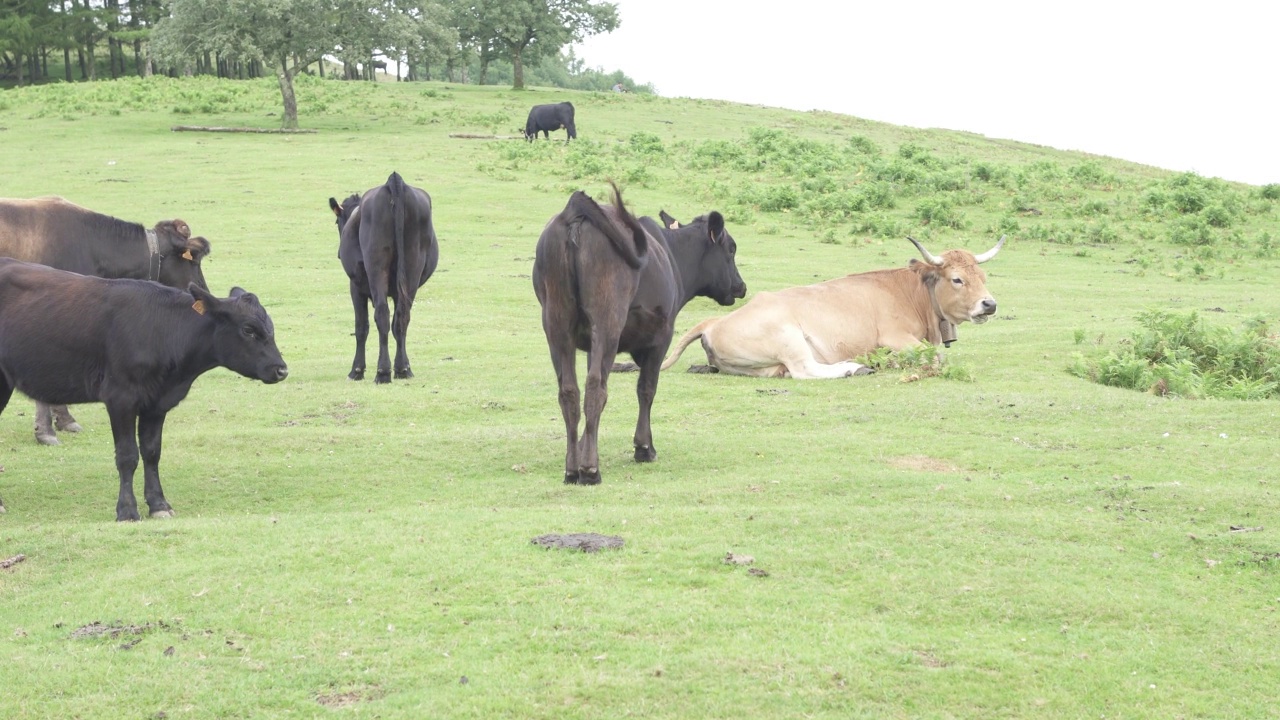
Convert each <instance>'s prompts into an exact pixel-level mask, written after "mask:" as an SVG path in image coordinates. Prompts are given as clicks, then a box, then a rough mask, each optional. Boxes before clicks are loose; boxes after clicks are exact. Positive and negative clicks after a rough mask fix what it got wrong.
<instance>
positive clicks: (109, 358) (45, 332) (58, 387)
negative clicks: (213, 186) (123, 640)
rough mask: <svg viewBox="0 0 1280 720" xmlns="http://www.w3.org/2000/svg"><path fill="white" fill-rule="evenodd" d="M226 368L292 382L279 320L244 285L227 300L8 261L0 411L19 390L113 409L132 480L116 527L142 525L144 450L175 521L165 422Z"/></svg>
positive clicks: (1, 318) (121, 461)
mask: <svg viewBox="0 0 1280 720" xmlns="http://www.w3.org/2000/svg"><path fill="white" fill-rule="evenodd" d="M215 367H225V368H227V369H229V370H233V371H235V372H238V373H240V374H241V375H244V376H245V377H250V378H257V379H258V380H261V381H262V382H264V383H268V384H270V383H277V382H280V381H281V380H284V379H285V376H287V375H288V374H289V373H288V369H287V368H286V367H285V363H284V360H283V359H282V358H281V357H280V351H279V350H278V349H277V348H276V341H275V329H274V327H273V325H272V324H271V318H270V317H268V316H267V311H266V310H264V309H263V308H262V305H260V304H259V303H258V299H257V298H256V297H254V296H253V295H251V294H249V293H246V292H245V291H243V290H241V289H240V288H232V290H231V296H230V297H229V298H226V299H218V298H215V297H214V296H213V295H211V294H210V293H209V291H207V290H205V289H203V288H201V287H200V286H199V285H196V284H195V283H192V284H191V285H190V286H189V287H188V289H187V291H186V292H184V291H182V290H178V289H176V288H170V287H165V286H163V285H158V284H156V283H154V282H147V281H145V280H106V279H103V278H97V277H90V276H85V275H77V274H75V273H70V272H65V271H62V270H54V269H53V268H48V267H45V266H43V265H35V264H32V263H25V262H21V261H18V260H13V259H10V258H0V412H3V410H4V408H5V406H6V405H7V404H8V403H9V398H10V396H12V394H13V391H14V390H15V389H17V390H21V391H22V392H23V393H25V394H27V395H29V396H31V397H33V398H35V399H37V400H41V401H44V402H47V403H64V404H72V403H83V402H101V403H104V404H105V405H106V406H107V415H108V416H110V418H111V435H112V437H113V438H114V439H115V447H116V470H118V471H119V473H120V498H119V500H118V501H117V502H116V520H137V519H138V503H137V501H136V500H135V499H134V495H133V475H134V471H135V470H136V469H137V467H138V451H139V447H141V451H142V468H143V476H144V477H145V483H146V485H145V497H146V501H147V507H148V508H149V509H150V511H151V516H152V517H169V516H171V515H172V514H173V508H171V507H170V506H169V502H168V501H167V500H165V497H164V490H162V489H161V487H160V473H159V464H160V441H161V435H162V433H163V431H164V420H165V415H166V414H167V413H168V412H169V411H170V410H172V409H173V408H174V407H175V406H177V404H178V403H180V402H182V399H183V398H184V397H186V396H187V391H189V390H190V389H191V384H192V383H193V382H195V379H196V378H197V377H199V376H200V375H202V374H203V373H205V372H207V371H209V370H212V369H213V368H215ZM135 434H136V439H135Z"/></svg>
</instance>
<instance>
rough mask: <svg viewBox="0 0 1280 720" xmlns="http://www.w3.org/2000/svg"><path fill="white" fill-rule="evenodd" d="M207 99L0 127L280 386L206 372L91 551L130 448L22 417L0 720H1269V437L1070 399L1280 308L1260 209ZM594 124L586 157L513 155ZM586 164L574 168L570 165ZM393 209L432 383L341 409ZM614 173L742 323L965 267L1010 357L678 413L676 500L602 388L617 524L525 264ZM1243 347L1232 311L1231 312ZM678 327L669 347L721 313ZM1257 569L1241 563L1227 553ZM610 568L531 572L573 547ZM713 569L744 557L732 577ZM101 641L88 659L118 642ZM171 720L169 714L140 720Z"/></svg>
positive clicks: (1134, 174)
mask: <svg viewBox="0 0 1280 720" xmlns="http://www.w3.org/2000/svg"><path fill="white" fill-rule="evenodd" d="M298 94H299V109H300V121H301V124H302V125H303V126H304V127H306V128H310V129H315V130H317V132H316V133H315V134H308V135H256V134H215V133H175V132H171V131H170V129H169V128H170V127H171V126H173V125H177V124H203V125H219V126H257V127H266V128H271V127H275V126H277V125H278V120H277V118H278V113H279V107H278V105H279V98H278V92H277V90H276V88H275V86H274V84H273V83H272V82H268V81H263V82H219V81H213V80H209V79H205V78H195V79H188V80H181V81H175V80H169V79H165V78H153V79H150V80H147V81H142V80H125V81H119V82H113V83H106V82H103V83H96V84H77V85H50V86H43V87H37V88H24V89H18V90H10V91H5V92H3V93H0V127H3V129H0V143H2V146H3V148H4V150H3V152H2V153H0V171H2V172H0V177H3V178H4V186H3V193H4V194H5V195H7V196H11V197H33V196H38V195H44V194H58V195H62V196H64V197H67V198H68V199H71V200H73V201H75V202H78V203H80V204H82V205H85V206H87V207H90V208H93V209H95V210H99V211H102V212H107V213H110V214H113V215H116V216H118V217H121V218H125V219H130V220H134V221H138V222H145V223H148V224H151V223H154V222H155V221H157V220H159V219H165V218H171V217H181V218H182V219H184V220H186V221H187V222H189V223H190V225H191V227H192V229H193V232H195V233H196V234H200V235H204V236H205V237H207V238H208V239H209V240H210V242H211V244H212V247H213V255H212V256H211V257H210V258H209V259H208V260H207V261H206V264H205V275H206V277H207V278H208V279H209V281H210V284H211V286H212V287H213V289H214V290H215V292H217V293H219V294H225V293H226V291H227V289H228V288H230V287H231V286H232V285H240V286H243V287H245V288H247V289H249V290H251V291H253V292H255V293H257V294H258V295H259V297H260V298H261V299H262V301H263V303H264V305H265V306H266V307H267V308H268V311H269V312H270V313H271V315H272V317H273V319H274V320H275V324H276V332H277V338H278V342H279V345H280V348H281V351H282V352H283V354H284V356H285V358H286V360H288V361H289V363H290V377H289V379H288V380H287V381H286V382H285V383H282V384H280V385H276V386H271V387H266V386H262V385H258V384H255V383H252V382H251V381H249V380H246V379H244V378H240V377H238V376H234V375H232V374H231V373H229V372H226V371H222V370H218V371H214V372H212V373H209V374H208V375H206V376H204V377H203V378H201V379H200V380H198V381H197V382H196V384H195V386H194V388H193V391H192V393H191V395H190V396H189V397H188V398H187V399H186V401H185V402H184V403H183V404H182V405H181V406H179V408H177V409H176V410H175V411H174V412H173V413H171V415H170V419H169V422H168V424H167V426H166V445H165V456H164V460H163V462H162V466H161V473H162V477H163V478H164V481H165V485H166V488H167V496H168V498H169V500H170V502H171V503H173V505H174V507H175V509H176V511H177V514H178V517H177V518H176V519H174V520H171V521H150V520H144V521H143V522H141V523H137V524H132V525H117V524H115V523H114V522H113V521H112V518H113V513H112V509H113V508H112V501H113V498H114V497H115V492H116V479H115V477H116V476H115V469H114V465H113V461H112V451H111V440H110V437H111V435H110V429H109V424H108V422H107V418H106V414H105V412H104V411H103V410H102V409H101V408H100V407H97V406H82V407H80V408H77V416H78V417H79V419H80V421H81V423H82V424H84V425H85V427H86V431H85V433H83V434H82V435H79V436H65V435H64V437H63V443H64V444H63V445H62V446H61V447H57V448H46V447H40V446H37V445H36V444H35V443H34V440H33V439H32V435H31V426H32V416H31V412H32V408H31V405H30V404H29V403H28V402H27V401H26V400H25V399H23V398H21V397H15V399H14V400H13V401H12V402H11V403H10V405H9V406H8V408H7V409H6V410H5V412H4V414H3V415H0V465H2V466H3V473H0V497H3V498H4V501H5V504H6V505H7V507H8V510H9V512H8V513H7V514H4V515H0V559H4V558H8V557H11V556H15V555H17V554H23V555H25V556H26V560H25V561H24V562H22V563H19V564H16V565H14V566H13V567H11V568H9V569H7V570H0V667H3V668H4V671H3V673H2V675H0V677H2V680H0V682H2V684H3V688H4V691H3V692H0V716H3V717H8V718H27V717H30V718H36V717H109V716H118V715H120V714H121V713H122V712H124V713H125V714H126V715H129V716H142V717H169V718H177V717H193V718H194V717H218V716H230V717H283V716H326V715H332V714H337V713H352V714H356V715H360V716H373V715H376V716H379V717H394V718H401V717H403V718H418V717H477V718H493V717H521V718H528V717H548V718H549V717H556V718H572V717H582V718H599V717H622V716H627V715H630V716H638V717H699V718H704V717H724V718H742V717H788V718H790V717H797V716H816V717H840V718H848V717H913V718H914V717H982V718H990V717H1017V718H1023V717H1028V716H1036V717H1066V718H1077V717H1085V716H1092V717H1100V716H1107V717H1152V718H1168V717H1266V716H1270V715H1274V714H1275V713H1276V712H1277V706H1276V704H1275V702H1276V701H1275V699H1274V693H1273V692H1271V691H1270V690H1269V688H1270V687H1271V685H1272V684H1274V678H1275V677H1277V675H1280V651H1277V649H1276V645H1275V642H1274V640H1273V638H1274V637H1275V636H1276V633H1277V630H1280V627H1278V626H1280V622H1278V621H1277V610H1278V608H1280V575H1278V574H1277V572H1278V571H1280V540H1277V534H1276V533H1277V530H1276V528H1277V527H1280V522H1278V520H1280V518H1278V517H1277V516H1278V515H1280V501H1278V499H1277V495H1276V492H1277V490H1276V487H1275V479H1274V477H1273V473H1272V472H1271V470H1270V468H1271V467H1273V466H1274V463H1275V461H1276V459H1277V451H1276V444H1275V439H1274V430H1273V429H1274V427H1275V425H1276V414H1277V410H1276V405H1275V401H1274V400H1268V401H1253V402H1245V401H1237V400H1213V399H1209V400H1188V399H1180V398H1177V397H1172V396H1168V397H1162V396H1159V395H1156V394H1151V393H1144V392H1135V391H1131V390H1123V389H1118V388H1113V387H1106V386H1103V385H1099V384H1095V383H1092V382H1089V381H1087V380H1084V379H1081V378H1079V377H1077V376H1075V375H1073V374H1072V373H1071V372H1070V371H1069V369H1070V368H1071V367H1072V366H1073V364H1074V363H1075V362H1076V360H1075V357H1076V355H1077V353H1082V352H1083V353H1093V352H1098V351H1102V350H1106V349H1108V348H1111V347H1123V346H1124V343H1125V342H1126V341H1127V338H1129V337H1130V336H1131V335H1132V334H1133V333H1135V332H1137V331H1138V330H1139V329H1140V322H1139V320H1138V316H1139V315H1140V314H1141V313H1144V312H1148V311H1152V310H1153V309H1155V310H1164V311H1171V312H1180V313H1187V312H1192V311H1194V312H1197V313H1201V314H1203V315H1204V316H1205V317H1208V318H1210V319H1211V320H1212V321H1213V322H1215V323H1221V324H1223V325H1232V326H1240V325H1242V324H1244V323H1246V322H1247V321H1249V320H1250V319H1253V318H1259V317H1261V318H1275V317H1276V315H1277V313H1278V312H1280V292H1278V291H1277V290H1276V289H1275V288H1274V278H1275V277H1276V276H1277V274H1276V269H1277V267H1276V265H1277V263H1276V260H1275V255H1274V254H1275V245H1276V243H1277V238H1276V237H1275V236H1274V233H1275V230H1274V228H1275V227H1276V220H1277V203H1278V202H1280V189H1277V186H1266V187H1250V186H1245V185H1238V184H1231V183H1225V182H1222V181H1218V180H1212V179H1207V178H1203V177H1199V176H1196V175H1189V174H1177V173H1170V172H1166V171H1162V170H1158V169H1155V168H1150V167H1145V166H1138V165H1134V164H1130V163H1124V162H1120V161H1116V160H1112V159H1109V158H1102V157H1096V156H1089V155H1083V154H1080V153H1069V152H1063V151H1058V150H1054V149H1052V148H1047V147H1039V146H1032V145H1025V144H1019V143H1014V142H1010V141H1005V140H995V139H990V138H985V137H982V136H979V135H974V134H970V133H960V132H951V131H943V130H915V129H908V128H901V127H895V126H891V125H886V124H881V123H873V122H869V121H865V120H860V119H857V118H853V117H847V116H841V115H835V114H830V113H798V112H792V111H786V110H780V109H774V108H762V107H753V106H745V105H736V104H732V103H725V102H718V101H702V100H687V99H682V100H674V99H667V98H660V97H654V96H644V95H614V94H602V93H595V94H583V93H573V92H568V91H558V90H554V91H553V90H541V89H535V90H531V91H527V92H514V91H511V90H504V89H496V88H492V87H476V86H456V85H447V84H441V83H414V84H407V83H379V84H374V83H342V82H335V81H327V82H326V81H319V80H314V79H309V78H302V79H300V83H299V87H298ZM559 100H571V101H572V102H573V103H574V105H575V106H576V108H577V124H578V130H579V136H580V140H579V141H576V142H574V143H572V144H569V145H566V144H564V143H559V142H552V143H547V142H538V143H534V144H528V143H525V142H523V141H519V140H476V139H458V138H451V137H450V134H472V135H476V134H481V135H485V134H487V135H499V136H506V135H515V134H518V132H519V130H518V128H520V127H522V126H523V122H524V117H525V114H526V113H527V110H528V107H529V106H530V105H533V104H536V103H542V102H552V101H559ZM561 137H563V135H561ZM393 170H395V171H398V172H399V173H400V174H401V175H402V176H404V178H405V180H406V181H407V182H410V183H412V184H415V185H418V186H421V187H423V188H425V189H426V190H428V191H429V192H430V193H431V195H432V198H433V200H434V204H435V214H436V216H435V224H436V229H437V232H438V233H439V235H440V242H441V261H440V268H439V270H438V272H437V274H436V276H435V277H433V278H432V279H431V280H430V281H429V282H428V284H427V285H426V286H425V287H424V288H423V289H422V290H421V291H420V293H419V296H418V302H417V304H416V305H415V312H414V320H413V326H412V327H411V328H410V331H409V345H410V346H409V351H410V354H411V357H412V359H413V365H414V370H415V372H416V373H417V377H416V378H415V379H413V380H410V381H397V382H395V383H394V384H393V385H391V386H389V387H387V386H382V387H375V386H374V385H373V384H372V383H371V382H368V381H366V382H364V383H352V382H349V381H347V380H346V373H347V371H348V369H349V368H350V360H351V353H352V350H353V347H352V346H353V341H352V338H351V336H350V334H351V331H352V312H351V307H350V302H349V299H348V294H347V289H346V279H345V276H344V275H343V273H342V270H341V268H340V266H339V265H338V261H337V258H336V252H337V233H336V229H335V226H334V224H333V217H332V215H331V214H330V212H329V210H328V207H327V201H328V198H329V197H330V196H334V197H338V198H341V197H344V196H345V195H347V194H349V193H352V192H360V191H363V190H365V189H367V188H369V187H371V186H373V185H376V184H380V183H382V182H383V181H385V179H386V177H387V175H388V174H389V173H390V172H391V171H393ZM609 179H616V180H617V181H618V182H619V183H620V185H621V186H622V188H623V194H624V198H625V199H626V201H627V202H628V204H629V205H630V206H631V208H632V209H633V210H634V211H636V212H637V213H638V214H647V215H654V216H656V215H657V213H658V211H659V209H665V210H667V211H668V212H669V213H671V214H673V215H674V216H676V217H677V218H680V219H689V218H692V217H693V216H695V215H698V214H702V213H704V212H707V211H710V210H712V209H718V210H721V211H722V212H724V213H725V214H726V216H727V218H728V222H729V228H730V231H731V232H732V233H733V235H734V237H735V238H736V240H737V243H738V247H739V251H738V265H739V269H740V270H741V273H742V276H743V278H744V279H745V280H746V282H747V286H748V293H749V294H751V293H755V292H758V291H760V290H771V289H777V288H781V287H786V286H790V285H798V284H805V283H810V282H815V281H818V280H822V279H827V278H830V277H835V276H838V275H842V274H845V273H850V272H859V271H863V270H869V269H874V268H881V267H892V266H900V265H903V264H905V263H906V261H907V260H908V259H909V258H910V257H912V256H913V254H914V249H913V248H912V247H911V245H910V243H908V242H907V241H906V240H905V239H904V237H903V236H904V235H907V234H910V235H912V236H913V237H916V238H917V239H919V240H921V241H922V242H924V243H925V244H926V245H927V246H928V247H930V248H931V249H933V250H934V251H935V252H939V251H941V250H946V249H950V248H952V247H967V248H969V249H971V250H978V251H981V250H986V249H987V248H989V247H990V246H991V245H992V244H993V243H994V241H995V239H996V238H997V237H999V235H1001V234H1007V235H1008V236H1009V241H1008V244H1007V247H1006V249H1005V250H1003V251H1002V252H1001V254H1000V255H999V256H998V257H997V258H995V259H994V260H993V261H992V262H991V263H989V264H988V265H985V266H984V268H986V269H987V270H988V274H989V283H988V286H989V288H990V289H991V291H992V292H993V294H994V295H995V297H996V299H997V301H998V302H999V305H1000V308H1001V309H1000V312H999V315H998V316H997V318H996V319H995V320H993V321H992V322H990V323H987V324H986V325H984V326H982V327H977V328H975V327H973V326H970V325H965V326H962V327H961V328H960V330H959V336H960V342H959V343H958V344H956V345H954V346H952V348H951V349H950V350H948V351H947V362H948V364H949V365H952V366H956V367H961V368H965V369H967V370H968V372H967V375H968V376H970V377H971V378H972V379H971V381H970V382H959V381H953V380H945V379H942V378H928V379H925V380H922V381H919V382H903V380H904V377H903V375H902V374H900V373H897V372H890V371H885V372H881V373H878V374H876V375H873V376H869V377H859V378H849V379H846V380H841V381H829V382H808V383H803V382H796V381H791V380H756V379H748V378H730V377H718V376H695V375H689V374H686V373H684V372H683V368H684V366H685V365H687V364H688V363H689V362H690V361H696V360H700V358H698V357H695V356H697V355H700V353H698V352H696V348H695V349H694V351H690V352H689V353H687V354H686V356H685V360H682V361H681V363H680V364H679V365H678V366H677V367H676V368H675V369H673V370H672V371H669V372H668V373H666V374H664V376H663V378H662V382H661V383H660V385H659V389H658V397H657V400H656V402H655V406H654V417H653V424H654V437H655V446H656V448H657V449H658V452H659V458H658V460H657V462H655V463H653V464H646V465H637V464H635V463H633V462H631V460H630V457H631V442H630V438H631V433H632V430H633V428H634V421H635V406H636V402H635V399H634V393H633V391H632V383H634V376H625V375H621V376H614V378H613V382H612V386H611V389H612V395H611V402H610V404H609V407H608V409H607V410H606V411H605V415H604V419H603V421H602V429H601V436H600V442H601V460H602V463H603V466H602V473H603V475H604V483H603V484H602V485H601V486H599V487H597V488H579V487H565V486H563V485H562V484H561V483H560V476H561V467H562V464H563V451H564V447H563V445H564V439H563V436H562V423H561V420H560V418H559V410H558V407H557V404H556V390H555V385H554V378H553V375H552V371H551V367H550V362H549V359H548V356H547V349H546V345H545V341H544V340H543V337H542V332H541V328H540V323H539V319H538V318H539V311H538V305H537V302H536V300H535V299H534V296H533V291H532V287H531V284H530V280H529V271H530V268H531V265H532V258H533V248H534V244H535V242H536V240H537V237H538V234H539V233H540V231H541V229H542V227H543V225H544V223H545V222H546V221H547V219H548V218H549V217H551V216H552V215H554V214H555V213H557V212H558V211H559V210H560V209H561V208H563V206H564V204H565V201H566V200H567V199H568V196H569V194H570V193H571V192H572V191H574V190H577V189H585V190H587V191H588V192H589V193H591V194H593V195H594V196H596V197H598V198H603V197H604V187H605V183H606V182H607V181H608V180H609ZM1219 311H1220V312H1219ZM723 312H724V309H722V308H720V307H718V306H716V305H715V304H714V303H712V302H711V301H708V300H701V299H700V300H696V301H694V302H693V303H690V305H689V306H687V307H686V308H685V310H684V312H683V313H682V315H681V317H680V319H679V320H678V322H677V329H678V330H679V331H683V330H684V329H686V328H688V327H690V326H692V325H693V324H694V323H696V322H697V321H699V320H701V319H703V318H705V317H708V316H711V315H714V314H720V313H723ZM1233 528H1237V529H1233ZM588 531H591V532H601V533H607V534H614V535H620V536H622V537H624V538H625V540H626V546H625V548H624V549H623V550H621V551H614V552H605V553H601V554H598V555H585V554H568V553H564V552H555V551H544V550H542V549H540V548H537V547H535V546H532V545H530V543H529V540H530V539H531V538H532V537H534V536H537V535H540V534H543V533H548V532H588ZM726 553H735V554H745V555H750V556H753V557H754V558H755V564H754V565H752V566H751V567H752V568H757V569H760V570H764V571H765V572H766V573H767V574H766V575H752V574H749V573H748V567H745V566H738V565H731V564H726V563H725V562H723V559H724V558H725V556H726ZM94 623H101V625H99V626H95V625H94ZM160 713H163V715H160Z"/></svg>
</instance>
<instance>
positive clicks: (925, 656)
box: [916, 650, 947, 668]
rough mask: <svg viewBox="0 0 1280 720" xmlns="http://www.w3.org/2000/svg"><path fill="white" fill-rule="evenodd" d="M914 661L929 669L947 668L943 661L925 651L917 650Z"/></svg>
mask: <svg viewBox="0 0 1280 720" xmlns="http://www.w3.org/2000/svg"><path fill="white" fill-rule="evenodd" d="M916 659H917V660H919V661H920V664H921V665H923V666H925V667H929V668H944V667H946V666H947V662H946V661H945V660H943V659H942V658H940V657H938V656H937V655H934V654H933V653H931V652H929V651H927V650H917V651H916Z"/></svg>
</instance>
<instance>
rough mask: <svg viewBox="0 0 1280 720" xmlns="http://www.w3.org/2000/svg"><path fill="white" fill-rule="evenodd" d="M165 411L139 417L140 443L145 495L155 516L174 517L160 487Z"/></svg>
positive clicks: (152, 515)
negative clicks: (161, 445) (161, 446)
mask: <svg viewBox="0 0 1280 720" xmlns="http://www.w3.org/2000/svg"><path fill="white" fill-rule="evenodd" d="M164 418H165V414H164V413H155V414H151V413H148V414H145V415H140V416H139V417H138V445H139V447H140V448H141V449H142V476H143V483H144V484H143V497H145V498H146V500H147V509H148V510H150V515H151V517H153V518H167V517H173V515H174V513H173V508H172V507H169V501H167V500H165V499H164V488H162V487H160V440H161V437H162V436H163V435H164Z"/></svg>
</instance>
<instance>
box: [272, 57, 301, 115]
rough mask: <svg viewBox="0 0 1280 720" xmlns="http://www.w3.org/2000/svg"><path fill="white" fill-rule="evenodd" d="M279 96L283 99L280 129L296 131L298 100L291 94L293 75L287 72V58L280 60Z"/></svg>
mask: <svg viewBox="0 0 1280 720" xmlns="http://www.w3.org/2000/svg"><path fill="white" fill-rule="evenodd" d="M277 77H278V78H279V80H280V95H281V97H282V98H283V99H284V116H283V117H282V118H281V119H280V127H282V128H284V129H286V130H297V129H298V98H297V97H295V96H294V94H293V74H292V73H291V72H289V60H288V58H285V57H281V58H280V73H279V75H278V76H277Z"/></svg>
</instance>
